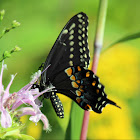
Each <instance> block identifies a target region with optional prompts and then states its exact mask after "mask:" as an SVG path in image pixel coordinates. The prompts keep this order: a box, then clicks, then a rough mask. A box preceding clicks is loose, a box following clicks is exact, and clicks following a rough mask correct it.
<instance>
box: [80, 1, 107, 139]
mask: <svg viewBox="0 0 140 140" xmlns="http://www.w3.org/2000/svg"><path fill="white" fill-rule="evenodd" d="M107 2H108V0H100V4H99V11H98V21H97V27H96V36H95V41H94V56H93V64H92V71H93V72H94V73H96V71H97V66H98V61H99V57H100V52H101V49H102V46H103V36H104V28H105V20H106V12H107ZM88 122H89V111H85V112H84V118H83V124H82V131H81V137H80V140H86V137H87V130H88Z"/></svg>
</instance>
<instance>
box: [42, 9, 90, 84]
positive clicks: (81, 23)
mask: <svg viewBox="0 0 140 140" xmlns="http://www.w3.org/2000/svg"><path fill="white" fill-rule="evenodd" d="M89 60H90V57H89V48H88V17H87V15H86V14H85V13H83V12H81V13H79V14H77V15H75V16H73V17H72V18H71V19H70V20H69V21H68V23H67V24H66V25H65V27H64V28H63V30H62V31H61V33H60V35H59V36H58V38H57V40H56V42H55V43H54V45H53V47H52V49H51V51H50V53H49V55H48V57H47V59H46V62H45V64H44V68H43V69H46V67H47V66H49V65H50V66H49V68H48V69H47V70H46V72H44V73H43V74H42V76H41V86H45V85H46V84H48V81H52V79H53V78H54V77H55V74H57V73H59V72H60V71H62V70H63V69H66V68H67V67H69V66H76V65H80V66H83V67H88V65H89Z"/></svg>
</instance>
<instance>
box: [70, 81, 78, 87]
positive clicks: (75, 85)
mask: <svg viewBox="0 0 140 140" xmlns="http://www.w3.org/2000/svg"><path fill="white" fill-rule="evenodd" d="M71 84H72V86H73V87H74V88H78V87H79V86H78V84H77V83H76V82H72V83H71Z"/></svg>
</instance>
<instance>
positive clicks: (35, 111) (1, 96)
mask: <svg viewBox="0 0 140 140" xmlns="http://www.w3.org/2000/svg"><path fill="white" fill-rule="evenodd" d="M6 67H7V65H6V64H4V62H3V63H2V69H1V74H0V120H1V126H2V127H3V128H8V127H11V126H12V118H11V112H14V111H16V112H17V114H16V115H18V116H19V117H21V116H24V115H31V117H30V118H29V120H30V121H33V122H35V123H36V124H37V122H38V121H39V120H42V122H43V123H44V130H50V125H49V121H48V119H47V118H46V116H45V115H44V114H43V113H42V112H41V110H40V107H42V104H41V103H40V101H39V100H38V97H39V96H40V95H42V94H43V93H45V92H49V91H51V90H52V89H53V88H54V87H51V88H48V89H45V90H44V91H42V92H39V89H38V88H35V89H31V87H32V85H33V84H34V83H35V82H36V81H37V80H38V78H39V77H40V75H41V71H38V72H36V73H35V74H34V75H33V76H32V80H31V82H30V83H29V84H27V85H26V86H24V87H23V88H22V89H20V90H19V91H18V92H14V93H12V94H10V93H9V89H10V86H11V84H12V82H13V80H14V77H15V76H16V75H12V76H11V81H10V82H9V84H8V86H7V88H6V90H4V86H3V84H2V76H3V71H4V69H5V68H6ZM22 104H25V105H27V106H28V107H22V108H19V107H20V105H22ZM17 108H18V109H17Z"/></svg>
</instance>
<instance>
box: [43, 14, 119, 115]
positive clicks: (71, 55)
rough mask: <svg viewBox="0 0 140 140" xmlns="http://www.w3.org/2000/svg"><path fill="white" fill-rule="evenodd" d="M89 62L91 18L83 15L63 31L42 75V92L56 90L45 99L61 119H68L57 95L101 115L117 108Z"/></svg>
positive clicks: (72, 21)
mask: <svg viewBox="0 0 140 140" xmlns="http://www.w3.org/2000/svg"><path fill="white" fill-rule="evenodd" d="M89 61H90V55H89V48H88V17H87V15H86V14H85V13H83V12H81V13H79V14H77V15H75V16H73V17H72V18H71V19H70V20H69V21H68V23H67V24H66V25H65V27H64V28H63V30H62V31H61V33H60V35H59V36H58V38H57V40H56V42H55V43H54V45H53V47H52V49H51V51H50V53H49V55H48V57H47V59H46V61H45V63H44V67H43V71H44V72H43V73H42V75H41V81H40V90H41V91H42V90H44V89H46V88H48V87H53V89H52V91H51V92H49V93H45V94H44V97H45V98H49V99H50V100H51V103H52V106H53V107H54V110H55V112H56V114H57V115H58V116H59V117H60V118H63V117H64V110H63V105H62V103H61V101H60V99H59V97H58V96H57V93H61V94H64V95H66V96H68V97H69V98H71V99H72V100H73V101H75V102H76V103H77V104H78V105H79V106H80V107H81V108H82V109H84V110H93V111H95V112H97V113H101V112H102V109H103V108H104V107H105V106H106V104H112V105H115V106H117V105H116V103H114V102H113V101H111V100H109V99H107V95H106V94H105V92H104V86H103V85H102V84H101V83H100V82H99V78H98V77H97V76H96V75H94V73H93V72H92V71H90V70H88V65H89ZM47 67H48V68H47ZM46 68H47V69H46ZM117 107H118V106H117Z"/></svg>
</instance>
